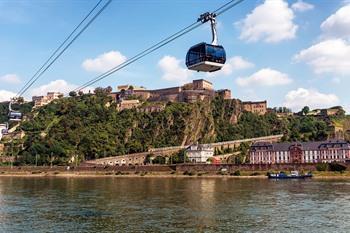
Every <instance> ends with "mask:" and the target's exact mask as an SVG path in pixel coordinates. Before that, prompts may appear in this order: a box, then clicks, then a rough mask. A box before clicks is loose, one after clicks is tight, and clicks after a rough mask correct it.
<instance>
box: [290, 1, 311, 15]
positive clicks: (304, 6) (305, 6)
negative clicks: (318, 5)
mask: <svg viewBox="0 0 350 233" xmlns="http://www.w3.org/2000/svg"><path fill="white" fill-rule="evenodd" d="M292 9H293V10H294V11H298V12H305V11H309V10H312V9H314V5H312V4H310V3H307V2H303V0H298V1H297V2H295V3H293V4H292Z"/></svg>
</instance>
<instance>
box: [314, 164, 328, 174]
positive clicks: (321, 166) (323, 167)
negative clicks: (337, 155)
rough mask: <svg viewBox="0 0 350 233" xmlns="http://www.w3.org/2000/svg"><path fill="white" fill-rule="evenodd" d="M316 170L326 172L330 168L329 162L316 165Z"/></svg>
mask: <svg viewBox="0 0 350 233" xmlns="http://www.w3.org/2000/svg"><path fill="white" fill-rule="evenodd" d="M316 170H317V171H319V172H324V171H327V170H328V164H327V163H319V164H317V165H316Z"/></svg>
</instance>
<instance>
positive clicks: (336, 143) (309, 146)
mask: <svg viewBox="0 0 350 233" xmlns="http://www.w3.org/2000/svg"><path fill="white" fill-rule="evenodd" d="M291 146H298V147H301V149H302V150H320V149H327V148H334V147H340V148H343V149H350V144H349V143H348V142H346V141H344V140H328V141H316V142H281V143H269V142H256V143H254V144H253V145H252V150H273V151H288V150H289V149H290V147H291Z"/></svg>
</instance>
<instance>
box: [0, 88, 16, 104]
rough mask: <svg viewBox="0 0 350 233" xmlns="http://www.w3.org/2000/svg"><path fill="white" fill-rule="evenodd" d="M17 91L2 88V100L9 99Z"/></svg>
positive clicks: (0, 96) (0, 93)
mask: <svg viewBox="0 0 350 233" xmlns="http://www.w3.org/2000/svg"><path fill="white" fill-rule="evenodd" d="M14 96H16V93H14V92H11V91H6V90H0V102H3V101H9V100H10V99H11V98H12V97H14Z"/></svg>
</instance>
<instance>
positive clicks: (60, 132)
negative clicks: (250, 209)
mask: <svg viewBox="0 0 350 233" xmlns="http://www.w3.org/2000/svg"><path fill="white" fill-rule="evenodd" d="M27 105H28V104H27ZM22 108H24V106H22ZM25 108H26V118H27V119H26V120H25V121H23V122H22V123H21V125H20V127H19V128H18V130H22V131H24V132H25V137H24V138H23V139H22V140H18V141H16V142H15V143H13V142H11V146H13V145H18V148H17V150H12V149H11V151H15V152H14V153H16V155H17V156H18V158H19V161H20V163H24V164H33V163H38V164H39V165H40V164H50V163H53V164H67V163H69V162H70V161H72V158H74V159H76V160H79V161H83V160H86V159H95V158H101V157H107V156H113V155H122V154H128V153H136V152H144V151H147V150H148V149H149V148H156V147H166V146H178V145H188V144H191V143H194V142H199V143H209V142H219V141H229V140H236V139H243V138H252V137H260V136H267V135H273V134H284V137H283V140H286V141H308V140H324V139H327V137H328V135H329V129H328V125H327V123H326V122H325V121H323V120H319V119H317V118H315V117H307V116H305V117H296V116H289V117H285V118H278V117H277V115H276V114H274V113H267V114H266V115H264V116H259V115H256V114H253V113H247V112H242V105H241V102H240V101H238V100H224V99H222V98H219V97H217V98H215V99H214V100H212V101H210V102H209V101H208V102H206V101H204V102H197V103H193V104H188V103H170V102H169V103H167V104H166V107H165V109H164V110H163V111H161V112H153V113H145V112H142V111H139V110H138V109H129V110H123V111H118V110H117V107H116V103H114V102H112V99H111V97H109V96H108V91H107V90H106V89H103V88H99V89H97V90H96V91H95V94H94V95H92V94H80V95H74V96H73V97H66V98H61V99H58V100H55V101H53V102H51V103H50V104H48V105H46V106H44V107H42V108H39V109H37V110H34V111H32V112H29V111H30V110H28V109H27V108H28V106H26V107H25ZM141 108H142V106H141ZM4 109H5V110H4ZM0 110H1V117H2V118H1V119H3V118H5V117H6V114H7V113H6V107H4V106H1V105H0ZM232 117H237V119H238V120H237V122H235V123H232V120H231V119H232ZM19 145H20V146H19Z"/></svg>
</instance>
